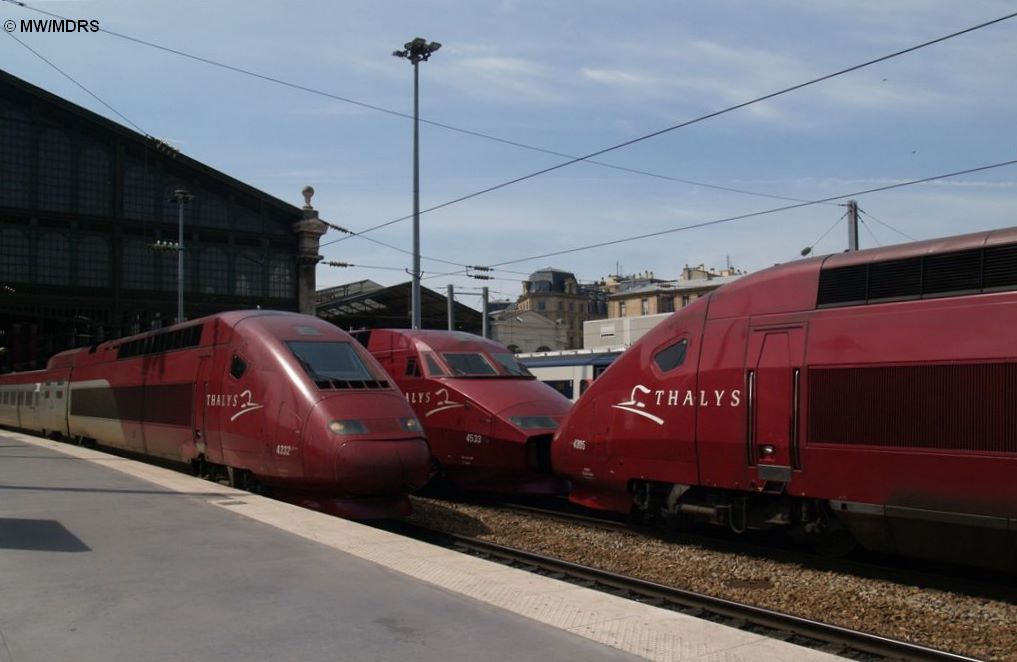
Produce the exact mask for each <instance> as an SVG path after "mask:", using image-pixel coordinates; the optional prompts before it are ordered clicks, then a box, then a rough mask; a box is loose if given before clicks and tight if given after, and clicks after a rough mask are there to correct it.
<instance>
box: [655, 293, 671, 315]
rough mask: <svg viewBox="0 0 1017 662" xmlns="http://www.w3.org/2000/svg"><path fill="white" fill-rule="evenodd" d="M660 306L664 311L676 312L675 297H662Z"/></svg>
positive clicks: (661, 310)
mask: <svg viewBox="0 0 1017 662" xmlns="http://www.w3.org/2000/svg"><path fill="white" fill-rule="evenodd" d="M657 305H658V306H660V312H662V313H673V312H674V297H660V301H659V302H658V304H657Z"/></svg>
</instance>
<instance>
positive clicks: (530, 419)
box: [509, 416, 558, 430]
mask: <svg viewBox="0 0 1017 662" xmlns="http://www.w3.org/2000/svg"><path fill="white" fill-rule="evenodd" d="M509 420H510V421H512V424H513V425H515V426H516V427H518V428H522V429H524V430H535V429H537V428H542V429H547V428H550V429H552V430H554V429H555V428H557V427H558V421H556V420H554V419H553V418H551V417H550V416H509Z"/></svg>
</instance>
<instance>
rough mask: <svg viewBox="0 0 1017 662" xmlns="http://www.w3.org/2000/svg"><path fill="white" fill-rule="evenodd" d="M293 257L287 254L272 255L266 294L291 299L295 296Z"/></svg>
mask: <svg viewBox="0 0 1017 662" xmlns="http://www.w3.org/2000/svg"><path fill="white" fill-rule="evenodd" d="M293 266H294V265H293V258H291V257H290V256H289V255H276V256H273V257H272V265H271V269H270V270H269V277H268V296H270V297H275V298H278V299H292V298H294V296H295V288H294V282H295V278H294V273H293V271H294V269H293Z"/></svg>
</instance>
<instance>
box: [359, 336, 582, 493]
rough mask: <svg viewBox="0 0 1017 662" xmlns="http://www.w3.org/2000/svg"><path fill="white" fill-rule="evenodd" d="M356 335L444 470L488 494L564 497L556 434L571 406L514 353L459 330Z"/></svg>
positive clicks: (454, 479)
mask: <svg viewBox="0 0 1017 662" xmlns="http://www.w3.org/2000/svg"><path fill="white" fill-rule="evenodd" d="M363 334H364V335H363V336H361V335H359V334H358V337H359V338H360V339H361V341H362V342H363V343H364V344H365V345H366V347H367V348H368V349H369V350H370V351H371V353H372V354H373V355H374V357H375V358H377V359H378V361H379V362H380V363H381V364H382V366H384V367H385V369H386V370H387V371H388V372H389V374H391V375H392V376H393V378H394V379H395V380H396V382H398V384H399V388H401V389H402V390H403V392H404V393H405V394H406V398H407V400H408V401H409V403H410V404H411V405H412V406H413V409H414V411H416V413H417V417H418V418H419V420H420V421H421V422H422V423H423V425H424V429H425V430H426V431H427V440H428V443H429V444H430V446H431V451H432V453H433V454H434V456H435V460H436V462H437V464H438V465H439V466H438V470H439V472H440V473H441V474H443V475H444V476H445V477H446V478H447V479H448V480H449V481H450V482H451V483H452V484H454V485H455V486H457V487H459V488H461V489H466V490H476V491H484V492H501V493H504V492H509V493H525V494H565V492H566V491H567V485H568V484H567V482H566V481H564V480H562V479H560V478H557V477H555V476H553V475H552V474H551V472H550V447H551V437H552V435H553V434H554V431H555V429H556V428H557V427H558V424H559V423H560V422H561V420H562V419H563V418H564V416H565V413H566V412H567V411H568V410H569V407H570V406H571V402H569V401H568V400H567V399H566V398H565V397H563V396H562V395H561V394H559V393H558V392H557V391H555V390H554V389H553V388H551V387H550V386H547V385H546V384H544V383H542V382H539V381H537V380H536V379H535V378H534V377H533V375H531V374H530V373H529V372H528V371H527V370H526V368H524V367H523V366H522V365H520V364H519V363H518V362H517V361H516V360H515V358H514V357H513V355H512V352H510V351H509V350H508V349H506V348H505V347H504V346H503V345H499V344H498V343H496V342H494V341H492V340H486V339H484V338H482V337H480V336H475V335H472V334H468V333H461V332H454V331H410V330H406V329H378V330H373V331H370V332H363Z"/></svg>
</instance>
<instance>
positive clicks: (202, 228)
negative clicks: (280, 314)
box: [0, 70, 324, 372]
mask: <svg viewBox="0 0 1017 662" xmlns="http://www.w3.org/2000/svg"><path fill="white" fill-rule="evenodd" d="M178 189H186V190H187V191H188V192H190V193H191V194H193V196H194V198H193V200H191V201H190V202H189V203H187V204H185V205H184V251H183V253H184V276H185V282H184V304H185V307H184V315H185V317H186V318H188V319H193V318H196V317H201V316H203V315H208V314H212V313H215V312H220V311H223V310H235V309H242V308H255V307H261V308H266V309H278V310H298V309H300V308H301V305H300V300H299V297H298V289H300V290H306V287H301V288H298V282H299V281H300V280H301V278H302V277H306V276H307V274H308V273H310V279H311V281H312V282H311V283H310V295H309V303H308V305H309V306H310V310H312V311H313V292H314V286H313V268H314V263H315V262H317V260H318V259H319V258H318V257H317V255H316V253H317V236H320V232H317V234H316V235H315V233H314V232H311V233H310V235H309V234H308V233H307V232H306V230H307V219H308V212H307V210H309V209H310V204H309V197H308V204H307V205H306V206H305V208H304V209H303V210H302V209H301V208H298V207H296V206H293V205H290V204H288V203H286V202H283V201H281V200H278V199H276V198H274V197H272V196H270V195H267V194H266V193H263V192H262V191H259V190H257V189H255V188H253V187H251V186H248V185H247V184H244V183H243V182H240V181H238V180H236V179H233V178H231V177H229V176H227V175H225V174H223V173H221V172H219V171H217V170H214V169H213V168H210V167H208V166H206V165H204V164H202V163H200V162H198V161H196V160H194V159H191V158H189V157H187V156H185V155H183V154H181V153H179V152H177V151H176V150H174V149H173V148H171V147H170V146H168V145H167V144H165V143H164V142H162V141H159V140H156V139H153V138H151V137H149V136H145V135H142V134H140V133H137V132H134V131H132V130H130V129H127V128H125V127H123V126H121V125H119V124H117V123H115V122H111V121H109V120H107V119H105V118H103V117H102V116H100V115H97V114H95V113H93V112H91V111H89V110H87V109H85V108H82V107H80V106H77V105H75V104H73V103H70V102H68V101H66V100H64V99H62V98H60V97H57V96H55V95H53V94H50V93H48V92H46V91H45V90H42V89H41V88H38V87H36V86H34V85H31V84H29V83H27V82H25V81H23V80H21V79H19V78H16V77H14V76H12V75H10V74H8V73H6V72H4V71H3V70H0V372H7V371H11V370H27V369H32V368H38V367H41V366H42V365H44V363H45V361H46V359H47V358H48V357H49V356H51V355H52V354H54V353H56V352H58V351H61V350H64V349H67V348H70V347H75V346H83V345H88V344H92V343H95V342H99V341H102V340H106V339H111V338H116V337H119V336H123V335H129V334H131V333H136V332H139V331H144V330H148V329H152V328H158V327H160V326H164V325H167V324H169V323H172V321H173V320H174V318H175V317H176V307H177V305H176V301H177V252H176V251H175V250H162V251H160V250H156V249H155V248H154V245H155V244H156V242H176V241H177V235H178V223H179V208H178V206H177V204H176V203H175V202H171V199H172V198H173V195H174V191H176V190H178ZM313 215H314V216H316V213H314V214H313ZM315 222H317V221H315ZM317 223H320V222H317ZM321 231H322V232H323V231H324V226H322V227H321ZM305 235H307V236H305ZM312 235H314V236H312ZM309 238H310V241H308V239H309ZM305 285H306V284H305Z"/></svg>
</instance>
